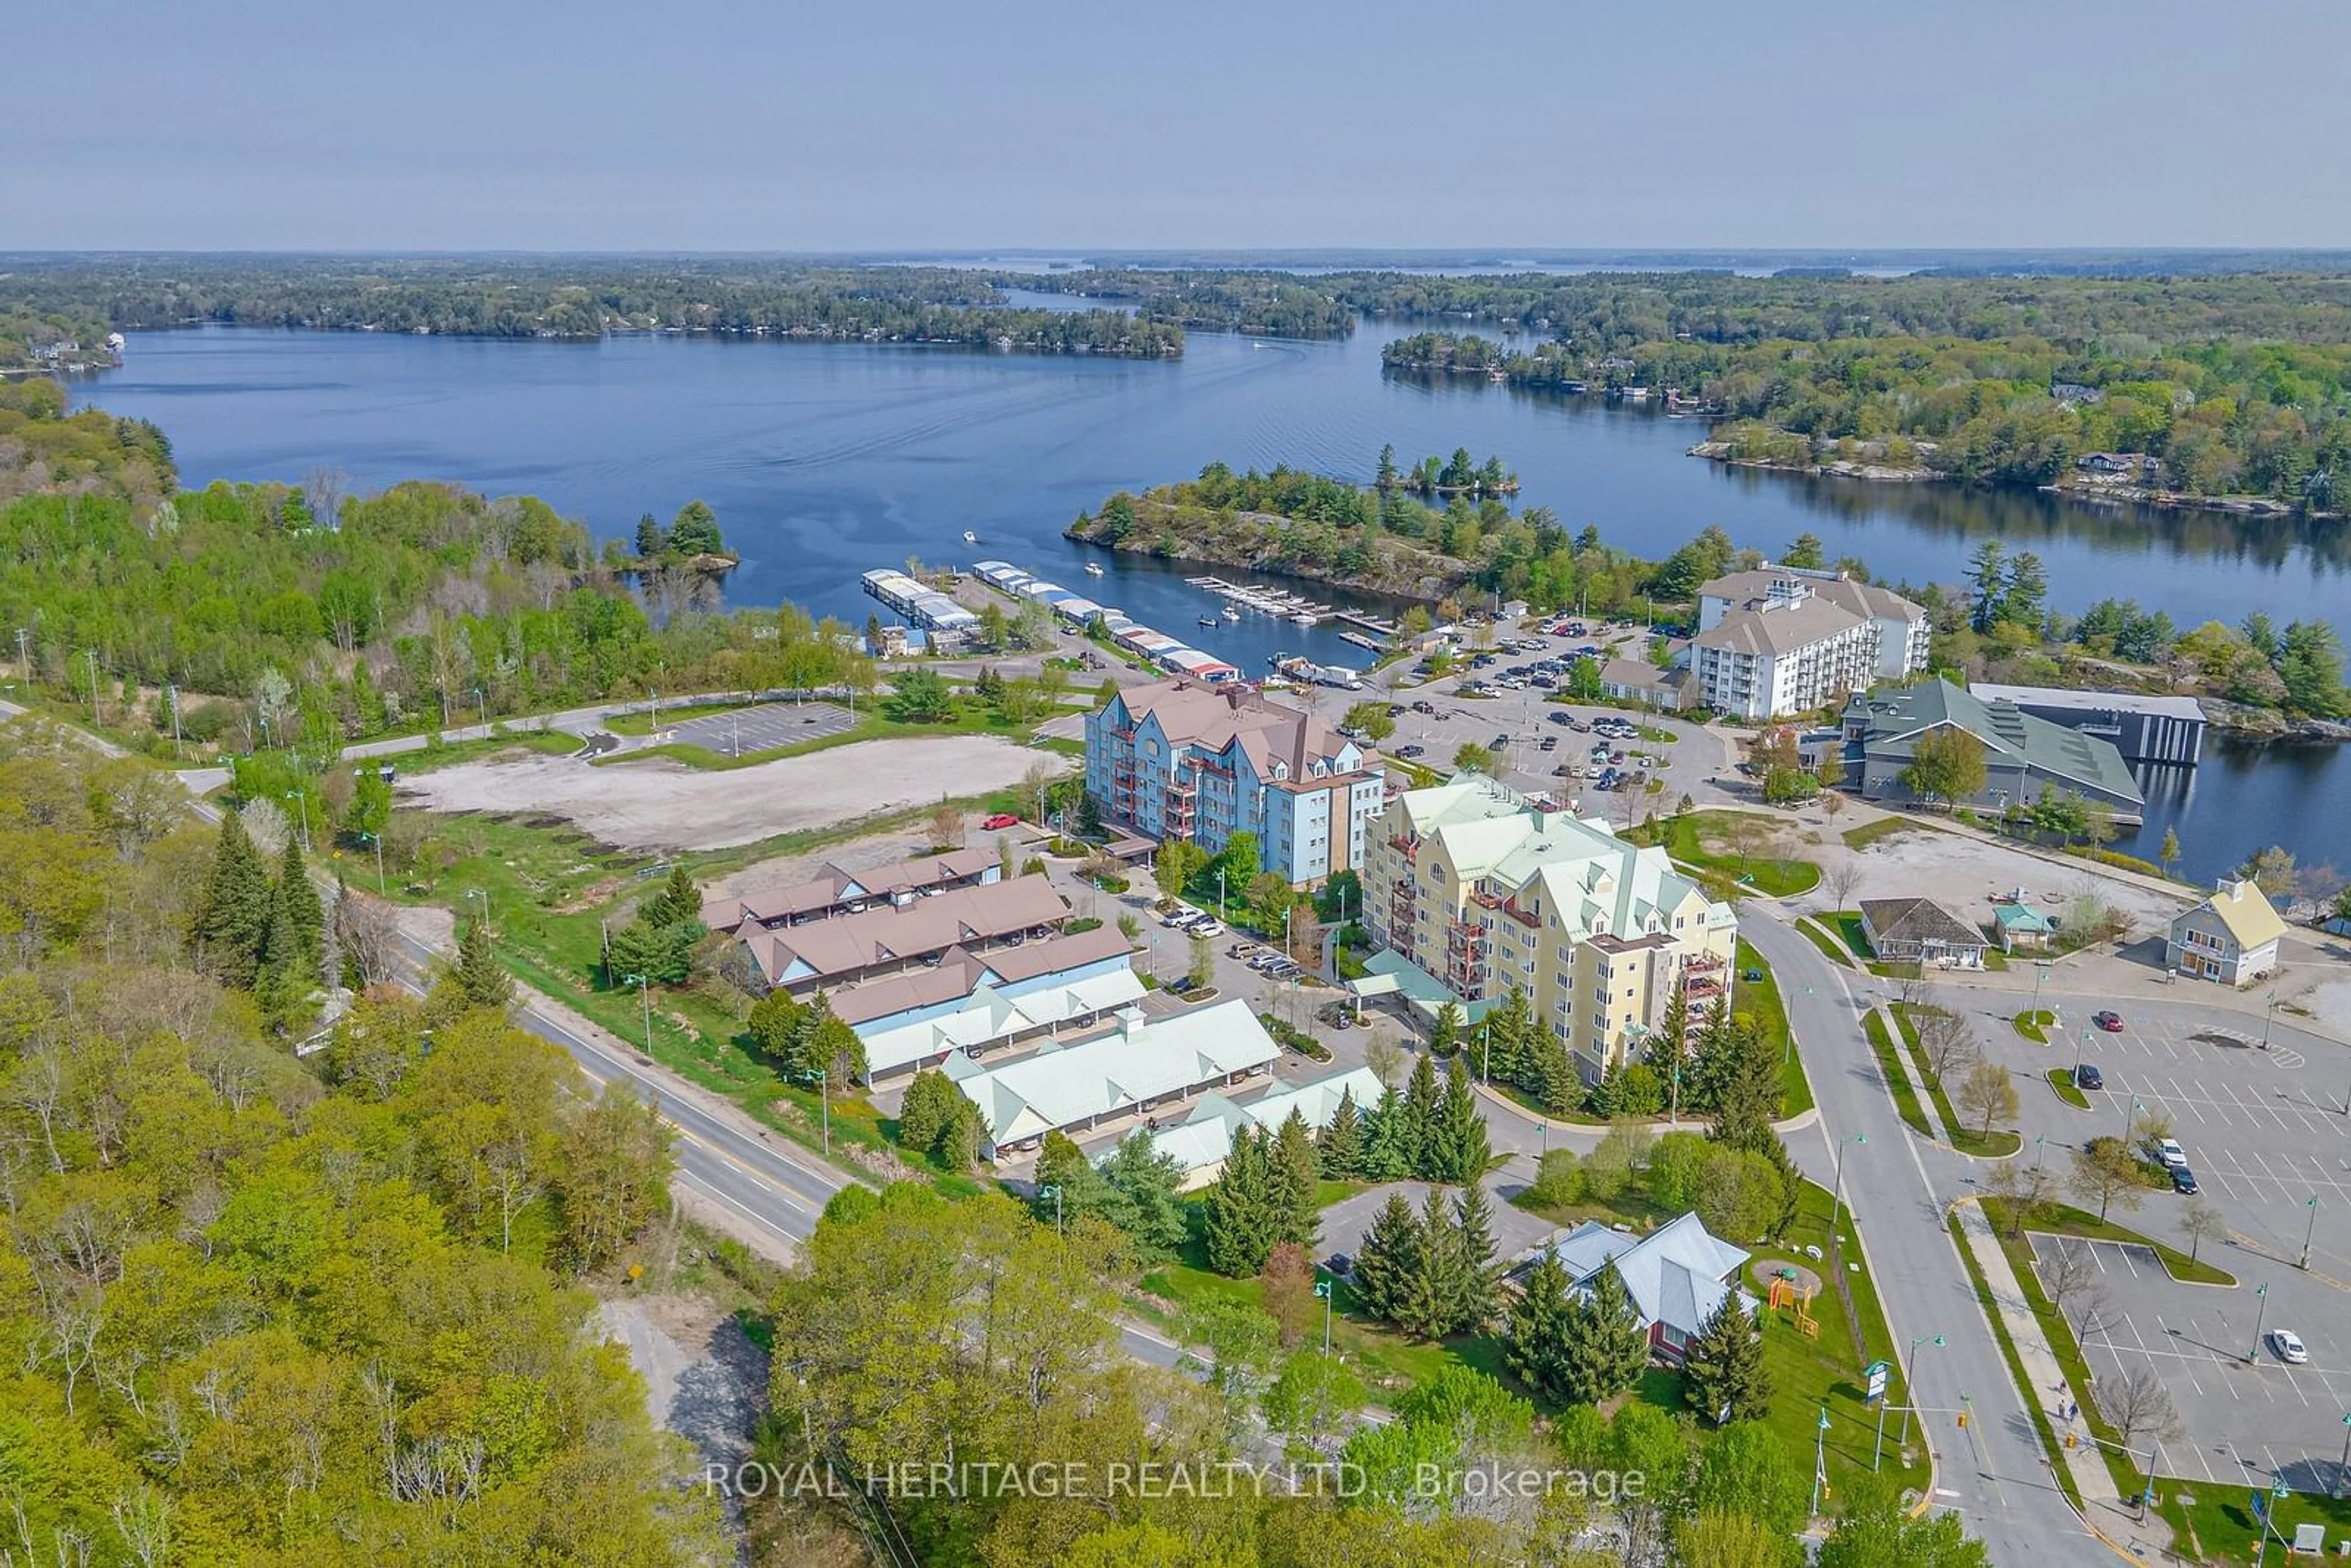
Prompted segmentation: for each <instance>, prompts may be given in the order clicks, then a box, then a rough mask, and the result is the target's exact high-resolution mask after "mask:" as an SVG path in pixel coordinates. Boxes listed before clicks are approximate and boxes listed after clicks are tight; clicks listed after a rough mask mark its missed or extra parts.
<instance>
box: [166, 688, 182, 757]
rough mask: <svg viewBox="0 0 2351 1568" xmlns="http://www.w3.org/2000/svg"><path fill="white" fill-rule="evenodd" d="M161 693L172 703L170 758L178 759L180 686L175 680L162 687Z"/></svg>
mask: <svg viewBox="0 0 2351 1568" xmlns="http://www.w3.org/2000/svg"><path fill="white" fill-rule="evenodd" d="M163 695H164V696H165V698H166V699H168V700H169V701H170V703H171V705H172V761H174V762H177V761H178V760H179V759H180V688H179V685H178V684H177V683H176V682H175V683H173V684H172V685H167V686H165V687H164V688H163Z"/></svg>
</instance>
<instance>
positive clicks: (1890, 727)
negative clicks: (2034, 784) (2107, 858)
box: [1848, 680, 2145, 801]
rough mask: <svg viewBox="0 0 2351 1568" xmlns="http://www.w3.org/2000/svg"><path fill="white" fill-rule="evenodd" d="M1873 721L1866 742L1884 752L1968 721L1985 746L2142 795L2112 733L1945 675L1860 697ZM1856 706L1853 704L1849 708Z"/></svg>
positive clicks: (1904, 749)
mask: <svg viewBox="0 0 2351 1568" xmlns="http://www.w3.org/2000/svg"><path fill="white" fill-rule="evenodd" d="M1854 702H1855V704H1857V705H1859V706H1860V708H1861V710H1862V713H1863V714H1864V716H1865V717H1866V718H1867V720H1868V723H1869V734H1868V738H1867V739H1866V741H1865V743H1864V744H1865V746H1866V747H1868V749H1869V750H1870V751H1871V752H1873V753H1875V754H1876V755H1878V756H1881V757H1893V758H1907V757H1908V756H1910V755H1911V753H1912V751H1913V750H1914V749H1915V747H1916V745H1917V738H1918V737H1919V736H1921V735H1923V734H1925V733H1926V732H1927V731H1928V730H1930V729H1937V728H1940V727H1944V726H1946V725H1948V726H1950V727H1954V728H1958V729H1964V730H1966V731H1967V732H1968V733H1969V734H1970V735H1972V736H1974V737H1976V738H1977V739H1978V740H1980V741H1982V742H1983V744H1984V747H1985V749H1986V750H1988V751H1990V752H1991V753H1993V754H1994V755H1995V756H1999V757H2004V758H2010V759H2011V760H2012V761H2016V762H2020V763H2022V764H2024V765H2026V766H2028V767H2030V768H2034V769H2035V770H2037V771H2039V772H2042V773H2045V774H2047V775H2049V776H2050V777H2051V778H2052V779H2056V780H2057V781H2058V782H2060V783H2064V784H2073V785H2075V786H2077V787H2079V788H2083V789H2096V790H2098V791H2100V792H2101V793H2103V794H2106V795H2112V796H2115V797H2117V798H2118V799H2121V800H2133V801H2141V800H2145V797H2144V796H2143V795H2141V794H2140V793H2139V788H2138V780H2137V779H2134V778H2132V777H2131V770H2130V765H2129V764H2128V763H2126V762H2125V761H2124V760H2123V754H2122V753H2121V752H2120V751H2117V750H2116V748H2115V746H2114V743H2113V742H2112V741H2107V740H2101V739H2100V738H2098V737H2096V736H2095V735H2084V734H2082V733H2081V732H2080V731H2078V730H2072V729H2067V728H2066V727H2064V725H2062V724H2052V723H2051V722H2050V721H2049V720H2047V719H2045V718H2036V717H2034V716H2032V715H2031V714H2029V713H2026V712H2025V711H2024V710H2022V708H2019V707H2016V706H2012V705H2011V704H2009V703H2004V702H2001V703H1988V702H1985V701H1984V700H1983V699H1982V698H1981V697H1979V696H1977V695H1975V694H1974V693H1972V692H1970V691H1966V690H1963V689H1961V688H1960V687H1959V686H1955V685H1952V684H1951V683H1950V682H1949V681H1945V680H1933V681H1921V682H1920V683H1919V684H1918V685H1915V686H1881V687H1879V688H1877V689H1876V690H1875V691H1873V692H1871V693H1870V694H1869V695H1867V696H1866V697H1855V699H1854ZM1848 711H1850V710H1848Z"/></svg>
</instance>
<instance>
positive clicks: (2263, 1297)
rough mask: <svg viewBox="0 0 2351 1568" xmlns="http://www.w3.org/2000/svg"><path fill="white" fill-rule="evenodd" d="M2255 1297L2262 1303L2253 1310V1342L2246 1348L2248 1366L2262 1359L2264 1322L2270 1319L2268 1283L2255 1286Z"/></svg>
mask: <svg viewBox="0 0 2351 1568" xmlns="http://www.w3.org/2000/svg"><path fill="white" fill-rule="evenodd" d="M2253 1299H2254V1300H2255V1301H2259V1302H2260V1303H2261V1305H2260V1306H2259V1307H2257V1308H2255V1309H2254V1312H2253V1343H2252V1344H2250V1345H2248V1346H2247V1347H2246V1348H2245V1364H2246V1365H2248V1366H2251V1365H2252V1364H2253V1363H2254V1362H2256V1361H2258V1360H2260V1359H2261V1354H2262V1324H2263V1323H2264V1322H2268V1321H2269V1311H2270V1288H2269V1287H2268V1286H2267V1285H2256V1286H2254V1287H2253Z"/></svg>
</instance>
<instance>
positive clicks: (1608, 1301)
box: [1562, 1264, 1649, 1405]
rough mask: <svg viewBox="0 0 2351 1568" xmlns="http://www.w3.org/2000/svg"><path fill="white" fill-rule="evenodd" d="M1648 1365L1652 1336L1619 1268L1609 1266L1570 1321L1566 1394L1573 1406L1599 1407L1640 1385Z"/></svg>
mask: <svg viewBox="0 0 2351 1568" xmlns="http://www.w3.org/2000/svg"><path fill="white" fill-rule="evenodd" d="M1648 1364H1649V1336H1648V1334H1647V1333H1646V1332H1644V1330H1643V1329H1642V1327H1641V1321H1640V1319H1639V1318H1638V1317H1637V1316H1636V1315H1635V1312H1634V1311H1633V1299H1632V1297H1631V1296H1630V1295H1628V1294H1626V1293H1625V1281H1623V1280H1622V1279H1621V1278H1619V1277H1618V1276H1617V1273H1616V1268H1615V1265H1614V1264H1609V1265H1606V1266H1604V1268H1602V1270H1600V1272H1599V1274H1598V1275H1597V1276H1596V1277H1595V1278H1594V1279H1593V1281H1592V1282H1591V1284H1590V1285H1588V1286H1587V1287H1585V1290H1584V1293H1583V1298H1582V1299H1581V1300H1579V1301H1577V1302H1576V1303H1575V1310H1574V1312H1573V1313H1571V1314H1570V1316H1569V1318H1568V1329H1567V1338H1566V1341H1565V1343H1564V1345H1563V1347H1562V1374H1563V1376H1564V1378H1565V1385H1564V1387H1563V1388H1562V1396H1564V1397H1565V1398H1566V1400H1567V1401H1568V1402H1569V1403H1570V1404H1573V1405H1597V1404H1599V1403H1601V1402H1602V1401H1603V1400H1606V1399H1611V1398H1614V1396H1617V1395H1619V1394H1622V1393H1624V1392H1625V1390H1626V1389H1628V1388H1630V1387H1632V1386H1633V1385H1634V1384H1635V1383H1637V1382H1639V1381H1640V1378H1641V1374H1642V1373H1643V1372H1644V1371H1646V1369H1647V1367H1648Z"/></svg>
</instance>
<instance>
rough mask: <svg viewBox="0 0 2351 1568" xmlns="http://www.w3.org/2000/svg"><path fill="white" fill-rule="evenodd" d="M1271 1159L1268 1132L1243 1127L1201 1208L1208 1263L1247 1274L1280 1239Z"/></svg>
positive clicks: (1243, 1276)
mask: <svg viewBox="0 0 2351 1568" xmlns="http://www.w3.org/2000/svg"><path fill="white" fill-rule="evenodd" d="M1270 1163H1271V1162H1270V1157H1269V1155H1268V1154H1267V1151H1266V1145H1265V1134H1264V1133H1263V1132H1262V1131H1261V1130H1260V1129H1258V1128H1255V1127H1249V1128H1244V1129H1242V1131H1240V1132H1239V1133H1238V1134H1235V1135H1234V1138H1233V1149H1232V1153H1230V1154H1228V1155H1226V1156H1225V1168H1224V1170H1223V1171H1222V1172H1221V1173H1220V1174H1219V1175H1218V1176H1217V1180H1216V1185H1214V1186H1211V1187H1209V1188H1208V1197H1207V1202H1206V1203H1205V1204H1204V1205H1203V1206H1202V1208H1201V1239H1202V1242H1203V1244H1204V1246H1205V1248H1206V1249H1207V1259H1208V1267H1209V1268H1211V1269H1214V1270H1216V1271H1217V1273H1219V1274H1225V1275H1228V1276H1230V1277H1231V1278H1233V1279H1236V1280H1246V1279H1248V1278H1249V1277H1250V1276H1252V1275H1254V1274H1256V1273H1258V1272H1259V1270H1262V1269H1264V1267H1265V1260H1266V1258H1267V1256H1268V1255H1269V1254H1270V1253H1271V1252H1272V1250H1273V1244H1274V1241H1275V1239H1276V1234H1275V1228H1274V1211H1273V1204H1272V1202H1271V1196H1272V1195H1271V1191H1270V1188H1271V1185H1272V1182H1271V1178H1272V1172H1271V1168H1270Z"/></svg>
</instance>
